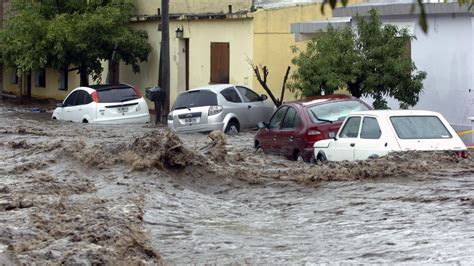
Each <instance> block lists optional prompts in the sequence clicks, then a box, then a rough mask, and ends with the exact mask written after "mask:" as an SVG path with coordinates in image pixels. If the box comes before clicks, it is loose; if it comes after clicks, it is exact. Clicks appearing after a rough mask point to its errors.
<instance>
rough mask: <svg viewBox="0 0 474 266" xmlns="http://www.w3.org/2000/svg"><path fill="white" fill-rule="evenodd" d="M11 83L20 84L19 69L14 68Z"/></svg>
mask: <svg viewBox="0 0 474 266" xmlns="http://www.w3.org/2000/svg"><path fill="white" fill-rule="evenodd" d="M10 83H11V84H18V70H17V69H12V73H11V74H10Z"/></svg>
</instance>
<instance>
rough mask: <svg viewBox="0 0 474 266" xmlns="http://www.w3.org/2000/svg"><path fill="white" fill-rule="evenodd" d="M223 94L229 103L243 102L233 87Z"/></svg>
mask: <svg viewBox="0 0 474 266" xmlns="http://www.w3.org/2000/svg"><path fill="white" fill-rule="evenodd" d="M221 94H222V96H224V98H225V99H226V100H227V101H228V102H231V103H241V102H242V100H241V99H240V96H239V94H238V93H237V91H236V90H235V89H234V88H233V87H230V88H227V89H225V90H222V91H221Z"/></svg>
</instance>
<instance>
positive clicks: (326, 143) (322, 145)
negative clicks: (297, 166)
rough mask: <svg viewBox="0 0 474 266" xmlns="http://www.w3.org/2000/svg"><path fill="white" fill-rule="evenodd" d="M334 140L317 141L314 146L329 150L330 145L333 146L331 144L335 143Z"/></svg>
mask: <svg viewBox="0 0 474 266" xmlns="http://www.w3.org/2000/svg"><path fill="white" fill-rule="evenodd" d="M333 141H334V140H333V139H323V140H320V141H316V142H315V143H314V145H313V147H314V148H327V147H329V144H331V142H333Z"/></svg>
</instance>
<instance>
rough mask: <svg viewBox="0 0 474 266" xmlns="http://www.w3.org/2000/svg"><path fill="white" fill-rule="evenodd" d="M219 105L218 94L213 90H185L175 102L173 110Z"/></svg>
mask: <svg viewBox="0 0 474 266" xmlns="http://www.w3.org/2000/svg"><path fill="white" fill-rule="evenodd" d="M211 105H217V95H216V94H215V93H214V92H212V91H207V90H196V91H188V92H183V93H181V94H180V95H178V98H176V101H175V102H174V106H173V110H176V109H183V108H191V107H199V106H211Z"/></svg>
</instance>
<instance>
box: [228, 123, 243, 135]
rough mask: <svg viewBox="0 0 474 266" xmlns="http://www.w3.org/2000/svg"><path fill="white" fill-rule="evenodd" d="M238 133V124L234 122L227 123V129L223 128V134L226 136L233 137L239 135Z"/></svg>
mask: <svg viewBox="0 0 474 266" xmlns="http://www.w3.org/2000/svg"><path fill="white" fill-rule="evenodd" d="M239 132H240V126H239V123H238V122H237V121H235V120H231V121H229V123H228V124H227V127H226V128H225V133H226V134H227V135H231V136H234V135H237V134H239Z"/></svg>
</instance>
